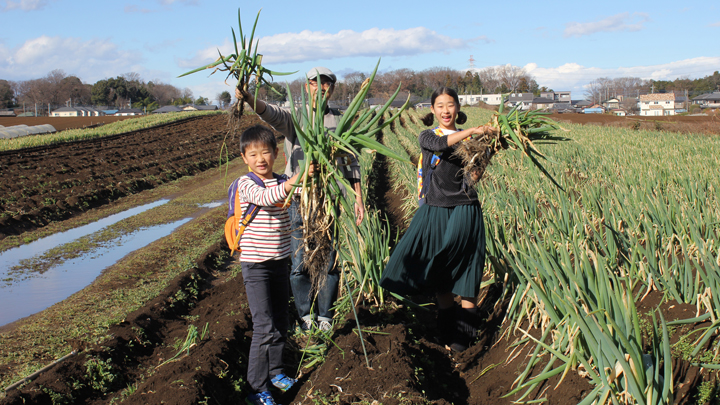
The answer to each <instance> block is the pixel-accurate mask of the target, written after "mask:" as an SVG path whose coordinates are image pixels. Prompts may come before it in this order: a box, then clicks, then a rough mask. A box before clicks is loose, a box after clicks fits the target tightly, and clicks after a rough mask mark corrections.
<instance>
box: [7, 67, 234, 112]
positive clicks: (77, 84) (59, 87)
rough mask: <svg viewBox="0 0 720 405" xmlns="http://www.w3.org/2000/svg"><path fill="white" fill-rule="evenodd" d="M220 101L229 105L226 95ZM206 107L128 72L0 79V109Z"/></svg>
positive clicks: (188, 92) (184, 92) (203, 100)
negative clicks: (89, 77)
mask: <svg viewBox="0 0 720 405" xmlns="http://www.w3.org/2000/svg"><path fill="white" fill-rule="evenodd" d="M227 96H228V97H227V98H223V101H225V102H228V103H229V98H230V97H229V93H228V95H227ZM171 104H172V105H185V104H196V105H207V104H210V100H209V99H208V98H206V97H202V96H200V97H198V98H197V99H196V98H194V97H193V93H192V91H191V90H190V89H188V88H184V89H180V88H177V87H175V86H173V85H171V84H167V83H163V82H161V81H160V80H154V81H149V82H145V81H144V80H143V79H142V78H141V77H140V75H139V74H138V73H135V72H131V73H125V74H122V75H119V76H117V77H114V78H109V79H103V80H99V81H97V82H96V83H94V84H87V83H83V82H82V80H80V78H78V77H77V76H73V75H68V74H66V73H65V72H64V71H63V70H61V69H56V70H53V71H52V72H50V73H48V74H47V76H45V77H41V78H39V79H32V80H24V81H8V80H2V79H0V108H13V107H21V106H23V105H25V106H26V107H29V108H33V107H34V106H35V105H37V106H38V107H45V106H47V105H50V106H52V107H53V108H58V107H64V106H91V105H94V106H108V107H116V108H128V107H130V106H132V107H133V108H140V109H147V110H154V109H156V108H158V107H160V106H163V105H171Z"/></svg>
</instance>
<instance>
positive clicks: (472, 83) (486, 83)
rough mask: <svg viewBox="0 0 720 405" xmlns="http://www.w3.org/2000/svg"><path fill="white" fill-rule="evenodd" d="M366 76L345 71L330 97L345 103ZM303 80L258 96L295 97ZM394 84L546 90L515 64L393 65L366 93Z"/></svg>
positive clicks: (408, 88) (417, 92)
mask: <svg viewBox="0 0 720 405" xmlns="http://www.w3.org/2000/svg"><path fill="white" fill-rule="evenodd" d="M369 76H370V73H368V72H359V71H353V72H350V73H347V74H345V75H344V76H343V78H342V80H339V81H338V83H337V84H336V86H335V91H334V93H333V96H332V100H335V101H336V102H338V103H339V104H341V105H343V104H347V103H349V102H350V101H351V100H352V98H353V97H354V96H355V94H357V93H358V91H359V90H360V86H361V85H362V83H363V81H365V79H367V78H368V77H369ZM304 84H305V78H304V77H300V78H297V79H295V80H293V81H292V82H290V83H287V85H286V84H285V83H277V82H273V83H271V84H270V85H262V86H260V88H259V89H258V97H260V98H261V99H262V100H265V101H270V102H280V101H286V100H287V95H288V94H287V87H289V88H290V92H291V94H292V95H293V97H294V98H295V99H296V100H297V99H299V97H300V90H301V88H302V86H303V85H304ZM398 86H400V91H401V93H402V94H403V95H404V96H405V97H407V95H408V94H410V95H411V98H412V99H413V100H425V99H428V98H430V95H431V94H432V92H433V91H434V90H435V89H436V88H438V87H442V86H445V87H451V88H454V89H456V90H457V91H458V93H460V94H481V93H516V92H523V93H535V94H536V95H539V94H540V92H541V91H547V90H548V89H547V88H546V87H540V86H538V84H537V82H536V81H535V79H534V78H533V77H532V75H530V74H528V73H527V72H526V71H525V70H524V69H522V68H519V67H517V66H511V65H505V66H497V67H487V68H484V69H478V70H474V71H470V70H468V71H464V70H455V69H451V68H448V67H433V68H429V69H425V70H422V71H414V70H412V69H396V70H390V71H385V72H378V73H377V74H376V75H375V79H374V81H373V85H372V87H371V88H370V92H369V93H368V96H369V97H377V98H383V99H384V98H387V97H389V96H391V95H392V94H393V93H394V92H395V90H396V89H397V88H398ZM271 87H272V89H271ZM250 90H251V91H254V87H252V86H251V89H250Z"/></svg>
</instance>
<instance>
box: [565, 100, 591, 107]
mask: <svg viewBox="0 0 720 405" xmlns="http://www.w3.org/2000/svg"><path fill="white" fill-rule="evenodd" d="M570 104H572V106H573V107H575V108H586V107H590V106H591V105H592V102H591V101H589V100H573V101H571V102H570Z"/></svg>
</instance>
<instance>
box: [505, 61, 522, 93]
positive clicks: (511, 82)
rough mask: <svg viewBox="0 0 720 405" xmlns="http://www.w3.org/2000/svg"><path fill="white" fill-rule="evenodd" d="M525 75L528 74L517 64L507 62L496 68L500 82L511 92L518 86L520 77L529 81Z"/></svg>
mask: <svg viewBox="0 0 720 405" xmlns="http://www.w3.org/2000/svg"><path fill="white" fill-rule="evenodd" d="M527 76H529V75H528V74H527V72H525V69H523V68H521V67H518V66H513V65H510V64H507V65H504V66H500V67H499V68H498V78H499V79H500V82H501V83H502V84H504V85H505V87H507V88H508V89H509V90H510V91H511V92H512V93H515V92H516V90H517V89H518V87H519V86H520V82H521V79H523V78H526V81H529V80H527Z"/></svg>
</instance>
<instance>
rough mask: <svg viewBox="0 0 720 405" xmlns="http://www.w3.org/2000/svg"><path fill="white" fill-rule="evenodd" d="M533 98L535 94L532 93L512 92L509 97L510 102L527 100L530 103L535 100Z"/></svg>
mask: <svg viewBox="0 0 720 405" xmlns="http://www.w3.org/2000/svg"><path fill="white" fill-rule="evenodd" d="M533 98H535V95H534V94H532V93H512V94H510V97H508V101H509V102H516V103H517V102H520V101H526V102H528V103H530V102H532V101H533Z"/></svg>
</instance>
